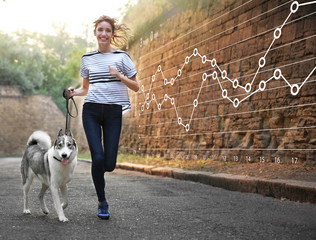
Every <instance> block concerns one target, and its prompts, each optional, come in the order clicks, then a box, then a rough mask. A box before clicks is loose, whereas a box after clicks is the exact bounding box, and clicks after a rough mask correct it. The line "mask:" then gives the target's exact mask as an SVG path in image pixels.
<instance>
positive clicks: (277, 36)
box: [273, 27, 282, 39]
mask: <svg viewBox="0 0 316 240" xmlns="http://www.w3.org/2000/svg"><path fill="white" fill-rule="evenodd" d="M281 34H282V30H281V28H279V27H278V28H276V29H275V30H274V33H273V37H274V38H275V39H279V38H280V37H281Z"/></svg>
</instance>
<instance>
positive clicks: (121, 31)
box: [93, 15, 130, 47]
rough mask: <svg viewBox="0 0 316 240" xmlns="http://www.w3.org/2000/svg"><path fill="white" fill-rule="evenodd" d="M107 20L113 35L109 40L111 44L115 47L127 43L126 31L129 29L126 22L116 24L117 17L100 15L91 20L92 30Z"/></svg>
mask: <svg viewBox="0 0 316 240" xmlns="http://www.w3.org/2000/svg"><path fill="white" fill-rule="evenodd" d="M103 21H105V22H108V23H109V24H110V25H111V27H112V32H113V33H114V36H113V38H112V41H111V45H113V46H115V47H123V46H127V45H128V37H129V35H128V31H129V30H130V29H129V28H128V27H127V25H126V24H118V23H117V19H115V18H111V17H108V16H105V15H102V16H101V17H99V18H98V19H97V20H95V21H94V22H93V24H94V30H96V29H97V26H98V24H99V23H101V22H103Z"/></svg>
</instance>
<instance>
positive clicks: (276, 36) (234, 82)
mask: <svg viewBox="0 0 316 240" xmlns="http://www.w3.org/2000/svg"><path fill="white" fill-rule="evenodd" d="M315 3H316V1H311V2H306V3H302V4H299V3H298V2H297V1H294V2H293V3H292V4H291V7H290V13H289V15H288V16H287V18H286V19H285V21H284V22H283V24H282V25H281V26H280V27H277V28H276V29H275V30H274V33H273V36H274V38H273V40H272V42H271V44H270V46H269V48H268V49H267V51H266V52H265V54H264V56H263V57H261V58H260V59H259V62H258V64H259V67H258V69H257V71H256V73H255V75H254V77H253V79H252V81H251V83H247V84H246V85H245V86H242V85H240V84H239V81H238V79H234V80H232V79H230V78H229V77H228V76H227V71H226V70H221V69H220V67H219V66H218V65H217V62H216V59H215V58H213V59H207V57H206V56H205V55H204V56H202V55H201V54H200V53H199V52H198V49H197V48H195V49H194V50H193V53H192V54H191V55H190V56H187V57H186V58H185V62H184V64H183V65H182V67H181V68H180V69H179V70H178V73H177V75H176V77H175V78H171V79H170V81H168V79H167V78H165V76H164V73H163V71H162V68H161V65H159V66H158V69H157V71H156V73H155V74H154V75H152V81H151V84H150V88H149V92H148V93H147V94H145V91H144V85H142V86H141V91H142V92H143V94H144V99H145V102H144V103H143V104H142V105H141V111H144V110H145V106H146V108H147V109H149V106H150V104H151V103H152V102H153V101H154V102H156V105H157V108H158V110H161V107H162V105H163V103H164V102H167V101H170V102H171V105H172V106H173V107H174V110H175V112H176V116H177V119H178V124H179V125H181V126H183V127H184V128H185V130H186V131H187V132H188V131H189V130H190V124H191V121H192V118H193V114H194V110H195V108H196V107H197V106H198V99H199V96H200V93H201V90H202V87H203V84H204V82H205V81H206V80H207V78H208V77H212V78H213V80H217V82H218V84H219V86H220V88H221V91H222V97H223V98H224V99H228V100H229V101H230V102H231V103H232V104H233V106H234V107H235V108H237V107H238V106H239V104H240V103H242V102H243V101H245V100H246V99H248V98H250V97H251V96H252V95H254V94H255V93H257V92H262V91H264V90H265V89H266V85H267V83H268V82H270V81H271V80H273V79H275V80H279V79H283V80H284V81H285V82H286V84H287V85H288V86H289V87H290V89H291V94H292V95H293V96H295V95H297V94H298V93H299V91H300V89H301V88H302V87H303V85H304V84H305V83H306V82H307V81H308V79H309V78H310V76H311V75H312V74H313V73H314V72H315V70H316V67H315V68H314V69H313V70H312V71H311V72H310V73H309V75H308V76H307V77H306V79H305V80H304V81H303V82H302V83H301V85H299V84H291V83H289V81H288V80H287V79H286V78H285V77H284V75H283V74H282V72H281V70H280V69H275V71H274V74H273V76H272V77H270V78H269V79H268V80H262V81H260V83H259V88H258V89H257V90H256V91H253V92H251V90H252V85H253V83H254V81H255V79H256V77H257V74H258V73H259V71H260V69H262V68H263V67H264V66H265V63H266V56H267V54H268V53H269V51H270V50H271V48H272V46H273V44H274V42H275V40H277V39H279V38H280V37H281V34H282V28H283V27H284V25H285V24H286V22H287V21H288V19H289V18H290V16H291V15H292V14H293V13H296V12H297V11H298V9H299V7H300V6H306V5H310V4H315ZM193 56H199V57H200V59H201V61H202V63H203V64H205V63H206V62H210V63H211V66H212V67H213V68H216V69H217V70H218V71H219V72H220V76H221V78H222V79H227V80H228V81H230V82H231V83H232V85H233V88H234V89H237V88H241V89H243V90H244V91H245V92H246V93H250V92H251V93H250V94H249V95H247V96H246V97H244V98H242V99H241V100H239V99H238V98H234V99H231V98H230V97H229V96H228V93H227V89H224V88H223V87H222V84H221V82H220V80H219V76H218V74H217V71H216V70H215V71H214V72H213V73H212V74H207V73H203V75H202V83H201V86H200V89H199V92H198V94H197V97H196V98H195V99H194V101H193V109H192V113H191V116H190V120H189V122H188V123H187V124H184V123H183V122H182V118H181V117H179V113H178V110H177V107H176V106H175V99H174V98H172V97H170V96H168V94H165V95H164V98H163V101H162V102H158V101H157V99H156V96H155V94H154V93H153V94H152V96H151V99H150V96H149V95H150V92H151V89H152V84H153V82H154V81H155V78H156V75H157V74H159V73H161V75H162V77H163V79H164V85H165V86H166V85H168V84H170V85H174V83H175V81H176V80H177V79H178V78H179V77H181V74H182V71H183V68H184V67H185V65H187V64H188V63H189V62H190V60H191V58H192V57H193Z"/></svg>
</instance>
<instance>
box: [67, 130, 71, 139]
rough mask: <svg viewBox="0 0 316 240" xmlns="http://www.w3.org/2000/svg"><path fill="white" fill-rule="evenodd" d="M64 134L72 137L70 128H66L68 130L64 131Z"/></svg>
mask: <svg viewBox="0 0 316 240" xmlns="http://www.w3.org/2000/svg"><path fill="white" fill-rule="evenodd" d="M66 135H67V136H69V137H71V138H72V134H71V131H70V130H68V131H67V132H66Z"/></svg>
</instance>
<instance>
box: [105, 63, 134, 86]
mask: <svg viewBox="0 0 316 240" xmlns="http://www.w3.org/2000/svg"><path fill="white" fill-rule="evenodd" d="M109 72H110V74H111V75H112V76H114V77H116V78H117V79H119V80H121V81H122V82H123V83H124V84H125V85H126V86H127V87H128V88H129V89H131V90H133V91H134V92H137V91H138V90H139V85H138V83H137V80H136V75H135V76H133V77H131V78H128V77H126V76H124V75H123V74H121V73H120V72H119V71H118V70H117V68H116V67H111V66H109Z"/></svg>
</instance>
